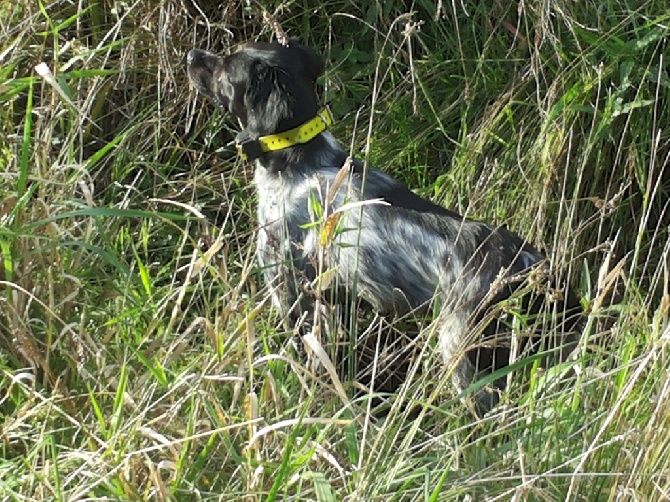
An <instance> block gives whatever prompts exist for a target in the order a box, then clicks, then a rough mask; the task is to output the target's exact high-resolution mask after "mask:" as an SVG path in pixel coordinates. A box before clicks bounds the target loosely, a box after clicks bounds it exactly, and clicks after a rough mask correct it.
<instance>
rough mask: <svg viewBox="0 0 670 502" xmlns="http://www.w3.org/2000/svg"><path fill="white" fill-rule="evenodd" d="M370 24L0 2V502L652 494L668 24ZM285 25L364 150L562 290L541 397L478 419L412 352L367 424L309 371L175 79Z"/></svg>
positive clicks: (283, 10) (357, 19)
mask: <svg viewBox="0 0 670 502" xmlns="http://www.w3.org/2000/svg"><path fill="white" fill-rule="evenodd" d="M361 4H362V3H361ZM366 5H367V6H365V7H361V6H359V5H358V4H355V3H350V2H344V1H342V0H334V1H332V2H327V3H326V2H311V1H309V0H296V1H291V2H286V3H284V4H282V5H281V7H280V8H279V9H277V10H276V11H274V10H273V9H274V3H270V2H257V3H251V4H250V3H247V2H230V3H223V4H222V3H216V2H176V1H173V0H166V1H163V2H153V1H147V2H135V3H128V2H125V3H124V2H108V1H96V2H89V3H84V4H76V3H75V4H72V3H67V2H58V1H57V2H52V3H35V2H25V1H23V2H21V1H20V2H15V3H10V2H5V3H3V4H2V6H0V19H2V20H3V21H2V22H0V30H1V32H0V35H1V36H0V63H1V64H0V104H1V105H2V106H0V124H1V127H2V133H3V134H2V135H0V175H1V177H2V184H1V185H0V258H1V259H0V287H1V292H0V349H1V350H0V411H1V413H2V425H1V427H0V439H1V443H0V448H2V455H1V456H0V457H1V459H0V480H1V481H0V498H2V499H3V500H5V499H6V500H46V499H49V500H51V499H56V500H79V499H98V498H109V499H119V500H143V499H147V500H183V499H187V498H189V499H193V498H196V499H198V500H201V499H202V500H213V499H216V500H303V499H305V500H308V499H309V500H314V499H316V500H322V501H327V500H414V499H417V500H418V499H424V500H455V499H458V500H460V499H463V500H564V499H565V500H589V501H591V500H664V499H668V498H670V448H668V444H669V443H670V424H669V422H668V418H667V417H668V416H669V415H670V404H669V403H670V400H669V398H668V395H669V394H668V393H669V390H670V376H669V375H670V374H669V373H668V344H669V343H670V328H669V327H668V326H669V324H668V314H669V309H670V293H669V292H668V285H669V283H670V274H669V271H668V267H669V265H670V259H669V256H668V255H669V253H670V240H669V238H668V231H669V227H670V216H669V214H668V201H669V200H670V198H669V194H670V172H669V171H670V168H669V167H668V158H669V155H670V147H669V145H670V135H669V132H668V123H670V121H669V115H670V111H669V110H670V106H669V104H670V100H669V98H670V81H669V79H668V61H667V43H668V35H669V30H670V28H669V27H668V26H669V23H670V14H669V13H668V10H667V5H666V4H665V2H661V1H659V0H646V1H639V2H627V1H620V0H605V1H603V2H573V3H566V2H560V1H555V0H550V1H547V2H540V1H535V0H531V1H527V2H521V3H518V4H509V3H506V2H498V1H490V2H480V1H477V0H471V1H464V2H428V1H424V0H418V1H416V2H413V3H409V2H400V1H397V0H389V1H386V2H383V3H369V4H366ZM266 9H267V10H266ZM264 13H265V14H264ZM273 23H279V24H281V26H282V27H283V29H284V30H286V31H287V32H288V34H289V35H291V36H299V37H300V38H301V39H302V40H303V41H305V42H306V43H309V44H311V45H313V46H315V47H316V48H318V50H320V51H322V52H323V53H324V54H325V56H326V57H327V58H328V59H329V61H330V65H329V67H328V70H327V73H326V76H325V78H324V79H323V81H322V82H320V85H321V86H322V91H323V96H324V100H326V101H328V102H330V104H331V108H332V109H333V111H334V112H335V115H336V117H337V118H338V122H337V124H336V126H335V128H334V133H335V134H336V135H337V136H338V137H339V138H340V139H341V140H342V142H343V143H344V144H350V145H351V149H352V151H353V152H354V153H356V154H357V155H359V156H361V157H364V158H365V159H366V160H367V161H368V162H370V163H371V164H373V165H375V167H378V168H381V169H383V170H386V171H387V172H390V173H392V174H393V175H394V176H397V177H399V178H401V179H403V180H404V181H405V182H406V183H407V184H408V185H409V186H411V187H412V188H414V189H416V191H417V192H419V193H421V194H422V195H424V196H427V197H430V198H431V199H432V200H435V201H437V202H439V203H441V204H445V205H447V206H448V207H451V208H453V209H454V210H457V211H460V212H462V213H465V214H467V215H468V216H470V217H473V218H479V219H485V220H488V221H491V222H493V223H496V224H507V225H508V226H509V227H510V228H513V229H514V230H516V231H517V232H519V233H520V234H522V235H524V236H527V237H528V238H529V239H531V240H532V242H533V243H534V244H536V245H537V246H539V247H541V248H543V249H545V250H546V251H547V253H548V254H549V255H550V256H551V258H552V261H553V263H554V265H555V268H556V272H557V273H561V274H565V278H566V280H568V281H570V282H571V283H572V284H573V286H574V287H575V288H576V289H577V290H578V291H579V293H580V296H581V298H582V302H583V304H584V306H585V308H586V311H587V312H588V319H587V321H586V323H585V326H584V338H583V342H582V345H581V354H580V355H579V356H578V357H577V358H576V359H575V360H574V361H572V363H571V364H570V365H568V367H561V368H557V369H555V370H553V371H554V373H555V375H554V376H556V379H554V380H557V381H558V382H559V384H558V385H553V386H552V385H549V386H547V385H544V384H543V381H544V375H543V372H542V370H541V369H540V368H534V369H533V370H531V371H528V372H526V374H525V376H523V375H522V376H521V377H519V378H521V379H522V380H523V382H519V383H518V384H515V385H513V386H512V388H511V390H510V392H509V395H508V396H507V397H506V398H505V399H504V404H503V406H501V407H500V408H498V409H497V410H496V412H494V413H493V414H492V415H491V416H488V417H486V418H484V419H482V420H478V421H475V420H474V419H473V418H472V416H471V415H470V414H469V413H468V411H467V409H466V408H465V407H464V406H463V404H461V402H460V401H459V399H458V396H454V395H453V393H452V392H453V391H452V390H451V387H450V386H449V384H448V375H447V374H446V369H445V368H444V367H443V366H442V365H441V364H439V362H438V361H437V360H436V358H435V357H433V355H432V354H431V353H430V350H428V349H430V347H429V346H428V347H427V348H426V350H425V351H424V353H423V355H419V356H417V359H416V362H415V366H414V368H413V369H414V370H416V373H414V374H413V377H412V378H410V379H408V381H407V382H406V383H405V385H404V386H403V387H402V388H401V389H400V390H399V391H398V393H397V395H395V396H393V397H392V398H391V400H390V402H389V407H388V412H387V414H386V416H385V417H382V418H380V417H379V416H377V415H374V414H371V413H369V406H368V401H367V400H366V399H365V398H363V399H360V398H359V399H354V396H355V393H354V392H353V391H352V389H351V385H350V384H349V383H348V382H346V381H345V382H344V383H343V385H344V387H340V386H339V382H338V381H337V379H335V378H331V377H330V376H329V375H328V374H327V373H325V372H320V373H315V371H314V370H313V369H312V368H311V367H309V366H305V364H304V359H302V358H301V357H300V356H299V354H298V352H299V351H296V350H295V349H294V348H293V347H292V345H291V343H290V339H291V333H290V332H287V331H286V328H285V327H284V325H283V323H282V320H281V319H279V318H278V315H277V312H275V311H274V310H273V309H272V308H271V307H270V304H269V302H268V301H267V295H266V291H265V290H264V289H263V285H262V283H261V281H260V280H259V275H258V273H257V270H256V268H255V265H254V260H253V248H254V229H255V223H254V218H255V217H254V196H253V189H252V187H251V186H250V178H251V172H250V168H249V167H248V166H245V165H244V164H243V163H242V162H241V161H240V160H239V159H237V158H236V157H235V155H234V152H233V151H232V150H231V149H229V148H227V147H226V145H227V144H228V142H229V141H230V139H231V138H232V137H233V135H234V133H233V132H232V131H233V130H234V128H235V124H233V123H232V122H231V121H230V120H229V118H228V117H225V116H222V115H220V114H219V113H218V112H215V111H213V110H212V109H211V107H209V106H207V105H206V104H205V103H203V101H202V98H201V97H198V96H195V95H194V94H193V93H192V92H191V91H190V89H189V86H188V84H187V79H186V75H185V72H184V55H185V54H186V52H187V51H188V49H190V48H191V47H193V46H198V47H204V48H209V49H211V50H216V51H224V50H226V49H227V48H228V47H229V46H230V45H232V44H234V43H236V42H239V41H243V40H247V39H252V38H260V39H266V40H267V39H270V38H272V37H273V34H274V33H275V31H276V26H275V25H273ZM40 63H46V68H48V69H49V71H50V73H45V72H44V71H42V73H38V72H37V71H36V70H35V68H36V67H37V66H38V65H40ZM40 69H42V70H43V69H44V66H41V67H40ZM422 336H425V337H426V338H427V339H428V338H429V337H430V333H423V334H422ZM324 343H327V340H325V341H324ZM317 348H318V346H317ZM522 373H523V372H522ZM515 378H516V377H515Z"/></svg>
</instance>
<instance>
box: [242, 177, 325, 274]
mask: <svg viewBox="0 0 670 502" xmlns="http://www.w3.org/2000/svg"><path fill="white" fill-rule="evenodd" d="M254 183H255V185H256V190H257V193H258V211H257V214H258V224H259V235H258V257H259V259H260V260H261V262H262V263H263V264H264V265H272V264H273V260H276V261H275V263H278V262H280V261H284V259H286V258H288V257H289V254H292V255H295V254H296V253H299V254H301V255H303V256H306V255H311V254H313V253H314V252H315V251H316V241H315V238H314V235H312V234H315V230H313V229H311V228H310V225H309V223H310V221H311V218H310V214H309V208H308V203H309V197H310V193H311V192H313V190H314V189H315V188H317V189H318V183H316V181H315V180H313V179H311V178H310V177H307V176H301V175H284V174H283V173H279V174H273V173H268V172H267V171H266V170H265V169H263V168H262V167H259V168H258V169H257V170H256V173H255V176H254ZM293 258H296V256H293Z"/></svg>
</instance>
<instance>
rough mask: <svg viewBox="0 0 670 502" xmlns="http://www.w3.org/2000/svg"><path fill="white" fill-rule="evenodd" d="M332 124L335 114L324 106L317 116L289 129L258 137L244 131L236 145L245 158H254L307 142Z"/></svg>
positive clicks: (236, 140) (236, 139)
mask: <svg viewBox="0 0 670 502" xmlns="http://www.w3.org/2000/svg"><path fill="white" fill-rule="evenodd" d="M332 124H333V116H332V115H331V114H330V110H329V109H328V107H327V106H324V107H323V108H321V109H320V110H319V111H318V112H317V114H316V117H314V118H312V119H310V120H308V121H307V122H305V123H304V124H302V125H299V126H298V127H294V128H293V129H289V130H288V131H284V132H280V133H277V134H270V135H268V136H261V137H260V138H258V139H251V138H249V137H248V136H245V134H244V133H242V134H240V135H238V136H237V138H235V146H236V147H237V151H238V153H239V154H240V157H242V158H243V159H244V160H254V159H257V158H258V157H260V156H261V155H263V154H264V153H265V152H274V151H276V150H283V149H284V148H289V147H291V146H295V145H298V144H304V143H307V142H308V141H311V140H312V139H314V138H315V137H316V136H317V135H319V134H321V133H322V132H323V131H325V130H326V129H328V128H329V127H330V126H331V125H332Z"/></svg>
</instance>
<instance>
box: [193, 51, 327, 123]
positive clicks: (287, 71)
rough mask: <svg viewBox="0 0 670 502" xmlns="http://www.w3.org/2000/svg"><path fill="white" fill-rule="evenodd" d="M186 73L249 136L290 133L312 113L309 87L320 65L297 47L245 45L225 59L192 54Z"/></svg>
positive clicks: (317, 58)
mask: <svg viewBox="0 0 670 502" xmlns="http://www.w3.org/2000/svg"><path fill="white" fill-rule="evenodd" d="M187 67H188V76H189V79H190V80H191V82H192V83H193V84H194V85H195V87H196V88H197V89H198V91H200V92H201V93H202V94H204V95H206V96H208V97H209V98H211V99H212V100H214V102H215V103H216V104H217V105H218V106H220V107H221V108H223V109H224V110H226V111H228V112H230V113H232V114H233V115H234V116H235V117H237V118H238V119H239V120H240V122H241V123H242V125H243V126H244V127H245V128H246V129H247V130H248V131H249V132H250V133H251V134H252V135H256V136H263V135H267V134H274V133H277V132H281V131H283V130H288V129H291V128H293V127H296V126H298V125H300V124H302V123H303V122H305V121H307V120H309V119H311V118H312V117H314V116H315V115H316V113H317V110H318V100H317V97H316V90H315V85H314V82H315V81H316V79H317V78H318V77H319V76H320V75H321V74H323V71H324V64H323V60H322V59H321V57H320V56H318V55H317V54H316V53H315V52H314V51H313V50H312V49H310V48H309V47H306V46H304V45H300V44H299V43H297V42H294V41H292V42H291V43H290V45H288V46H283V45H281V44H279V43H260V42H259V43H247V44H244V45H242V46H240V47H239V48H238V49H237V50H236V51H235V52H233V53H232V54H230V55H228V56H217V55H214V54H211V53H209V52H207V51H202V50H198V49H193V50H192V51H190V52H189V53H188V57H187Z"/></svg>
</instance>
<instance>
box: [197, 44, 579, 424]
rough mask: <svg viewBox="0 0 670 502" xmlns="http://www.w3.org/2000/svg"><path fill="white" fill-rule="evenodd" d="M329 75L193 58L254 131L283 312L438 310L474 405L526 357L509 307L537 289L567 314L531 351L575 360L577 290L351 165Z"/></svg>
mask: <svg viewBox="0 0 670 502" xmlns="http://www.w3.org/2000/svg"><path fill="white" fill-rule="evenodd" d="M324 70H325V64H324V60H323V59H322V58H321V56H319V55H318V54H317V53H316V52H315V51H314V50H313V49H311V48H309V47H307V46H304V45H301V44H300V43H299V42H297V41H290V42H289V43H288V44H287V45H282V44H280V43H274V42H269V43H268V42H250V43H245V44H243V45H241V46H240V47H239V48H237V50H235V51H234V52H232V53H231V54H229V55H224V56H219V55H215V54H212V53H210V52H207V51H204V50H199V49H193V50H191V51H190V52H189V53H188V56H187V73H188V76H189V79H190V81H191V83H192V84H193V86H194V87H195V88H196V89H197V91H199V92H200V93H201V94H203V95H205V96H207V97H208V98H210V99H211V100H212V101H213V102H214V103H215V104H216V105H217V106H218V107H219V108H220V109H221V110H223V111H224V112H225V113H229V114H231V115H233V116H234V117H235V118H237V119H238V121H239V123H240V124H241V126H242V128H243V129H242V131H241V132H240V133H239V134H238V135H237V137H236V139H235V141H236V145H237V148H238V151H239V153H240V154H241V155H242V157H243V158H245V159H247V160H249V161H251V162H253V163H255V174H254V183H255V186H256V190H257V192H258V224H259V230H258V241H257V260H258V263H259V265H260V267H261V269H262V271H263V275H264V279H265V282H266V284H267V286H268V287H269V288H270V289H271V291H272V299H273V303H274V304H275V305H276V307H278V308H279V309H280V310H281V311H282V312H283V313H284V314H286V316H287V317H288V318H289V319H290V320H291V321H292V322H293V323H295V324H296V325H297V324H299V323H300V322H301V320H304V319H305V317H306V316H310V315H313V312H314V309H315V302H316V298H318V297H319V295H326V296H327V298H328V301H329V302H347V301H351V298H360V299H362V300H363V301H364V303H365V304H366V305H369V306H370V307H371V308H372V309H373V310H375V311H377V312H380V313H382V314H384V315H390V316H403V315H407V314H410V313H417V314H419V315H426V314H428V313H430V312H435V311H436V310H437V315H436V316H435V319H434V321H433V322H435V323H436V326H437V330H438V347H439V350H440V351H441V354H442V357H443V359H444V361H445V362H446V363H447V365H448V367H450V368H452V370H453V371H452V376H451V379H452V383H453V384H454V386H455V388H456V390H457V391H458V392H459V393H461V395H463V393H465V391H466V389H468V387H469V386H470V385H471V384H472V383H473V382H475V381H477V380H479V379H480V378H482V377H483V376H485V375H487V374H490V373H491V372H493V371H496V370H497V369H499V368H503V367H505V366H507V365H509V363H510V357H511V355H512V353H513V352H514V350H513V349H514V343H512V342H511V340H512V339H513V335H512V334H511V333H510V329H509V327H508V326H506V325H505V323H504V322H503V321H502V319H503V318H504V317H505V312H504V310H505V308H504V305H505V302H506V301H507V300H508V299H509V298H511V297H513V296H514V295H515V294H516V293H517V292H518V291H524V292H525V291H526V290H527V289H528V288H527V287H526V286H528V285H529V284H531V283H533V282H535V283H537V284H541V285H544V289H545V293H542V292H540V293H539V294H536V295H534V296H532V298H530V299H529V297H530V296H531V295H529V294H526V293H524V297H523V301H522V304H523V308H525V309H527V310H528V311H529V312H532V313H537V312H538V311H539V310H541V309H542V308H544V309H545V310H552V309H553V311H554V312H558V313H559V314H558V321H557V323H556V324H557V326H556V329H555V330H553V331H555V336H551V337H548V336H544V337H541V336H540V337H539V338H540V340H538V336H534V337H530V338H529V339H531V340H532V343H531V344H530V345H532V349H533V350H534V351H537V350H540V349H539V347H540V346H542V347H543V350H549V351H553V352H558V356H557V357H554V358H553V361H557V360H558V361H562V360H564V359H565V357H566V354H568V353H569V352H570V350H571V349H572V348H573V347H574V346H575V343H576V341H577V338H578V337H577V334H576V333H575V331H576V330H575V327H576V322H577V320H576V319H577V318H578V316H579V312H578V311H579V303H578V301H577V299H576V297H575V295H574V294H573V293H572V292H571V291H569V290H566V291H565V294H563V295H562V297H560V296H561V295H556V294H553V295H550V294H549V293H547V292H546V291H548V290H550V289H551V288H550V287H549V286H550V285H551V284H552V283H551V279H548V275H549V274H548V271H549V266H548V264H547V262H546V259H545V257H544V255H543V254H542V253H541V252H539V251H538V250H537V249H535V248H534V247H533V246H532V245H530V244H529V243H528V242H526V241H524V240H523V239H522V238H521V237H519V236H518V235H517V234H515V233H513V232H511V231H509V230H507V229H506V228H505V227H493V226H489V225H487V224H485V223H483V222H480V221H475V220H472V219H467V218H464V217H463V216H461V215H459V214H457V213H455V212H453V211H450V210H448V209H445V208H444V207H441V206H439V205H437V204H434V203H433V202H431V201H429V200H427V199H424V198H421V197H420V196H418V195H417V194H415V193H414V192H412V191H411V190H410V189H409V188H407V187H406V186H405V185H404V184H402V183H400V182H399V181H398V180H396V179H394V178H393V177H391V176H389V175H388V174H385V173H383V172H381V171H378V170H373V169H367V168H366V167H365V166H364V164H363V163H362V162H361V161H359V160H352V159H351V158H350V157H349V155H348V153H347V152H346V151H345V150H344V149H343V148H342V147H341V146H340V144H339V143H338V142H337V140H336V139H335V137H334V136H333V135H332V134H331V133H330V132H329V131H328V128H329V126H330V125H331V123H332V117H331V115H330V113H329V111H328V110H327V108H321V107H320V106H319V99H318V97H317V90H316V81H317V79H318V78H319V77H320V76H321V75H323V74H324ZM536 289H537V288H536ZM540 289H542V288H540ZM552 291H553V292H554V293H555V291H557V290H552ZM549 296H552V298H551V299H549ZM557 296H558V297H559V298H558V299H557V298H556V297H557ZM548 302H552V304H551V306H550V307H549V308H547V307H546V304H547V303H548ZM501 305H502V307H501ZM555 318H556V317H555ZM301 326H302V329H303V330H304V329H305V325H304V324H303V325H301ZM306 329H309V327H308V328H306ZM553 331H552V332H553ZM303 332H304V331H303ZM556 334H558V335H556ZM544 338H551V339H552V341H551V342H550V343H547V340H545V339H544ZM552 364H553V362H552ZM505 381H506V378H505V377H504V376H503V377H499V378H497V379H496V380H495V381H494V382H493V384H490V385H487V386H484V387H480V388H478V389H475V390H474V391H472V392H471V393H470V395H469V397H468V399H469V400H471V401H469V402H471V403H472V404H473V405H474V408H475V412H476V413H477V414H484V413H486V412H487V411H489V410H491V409H492V408H493V407H494V406H495V405H496V404H497V403H498V400H499V394H500V392H501V391H502V390H503V389H504V388H505ZM473 387H475V388H476V386H473ZM466 394H467V393H466Z"/></svg>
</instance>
